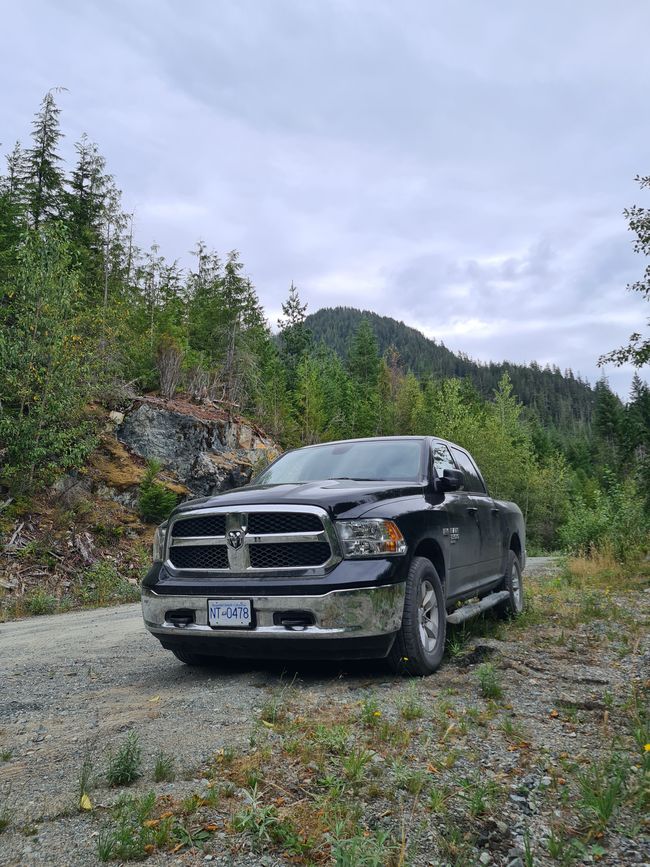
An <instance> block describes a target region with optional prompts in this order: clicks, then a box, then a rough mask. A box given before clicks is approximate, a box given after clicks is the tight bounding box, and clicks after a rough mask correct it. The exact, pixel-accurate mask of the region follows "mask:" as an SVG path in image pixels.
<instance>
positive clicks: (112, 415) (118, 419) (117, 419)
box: [108, 409, 124, 427]
mask: <svg viewBox="0 0 650 867" xmlns="http://www.w3.org/2000/svg"><path fill="white" fill-rule="evenodd" d="M108 418H109V420H110V421H112V422H113V426H114V427H117V426H118V425H120V424H122V422H123V421H124V413H123V412H118V411H117V410H115V409H114V410H111V412H109V414H108Z"/></svg>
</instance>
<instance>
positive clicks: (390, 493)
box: [174, 479, 424, 518]
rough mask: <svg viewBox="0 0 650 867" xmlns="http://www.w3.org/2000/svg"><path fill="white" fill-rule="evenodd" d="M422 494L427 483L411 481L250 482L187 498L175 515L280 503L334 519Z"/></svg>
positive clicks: (356, 515)
mask: <svg viewBox="0 0 650 867" xmlns="http://www.w3.org/2000/svg"><path fill="white" fill-rule="evenodd" d="M423 493H424V486H423V485H418V484H414V483H412V482H355V481H352V480H350V479H328V480H325V481H322V482H303V483H301V484H291V485H264V486H256V485H247V486H245V487H243V488H235V489H234V490H232V491H226V492H224V493H222V494H217V495H215V496H214V497H202V498H201V499H199V500H188V501H187V502H185V503H182V504H181V505H180V506H178V508H176V509H175V510H174V514H179V513H186V512H192V511H194V510H195V509H209V508H211V507H217V506H219V507H223V506H225V507H226V508H232V509H233V510H241V511H246V509H249V508H252V507H254V506H258V505H273V504H274V503H278V504H281V505H296V506H320V507H321V508H323V509H326V510H327V511H328V512H329V513H330V515H331V517H333V518H338V517H342V516H344V515H346V516H348V517H358V516H359V515H361V514H362V513H363V512H365V511H366V510H367V509H368V508H370V507H372V506H375V505H377V504H378V503H381V502H382V501H383V500H394V499H397V498H401V497H413V496H418V495H420V496H422V494H423ZM349 513H354V514H349Z"/></svg>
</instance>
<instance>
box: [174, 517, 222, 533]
mask: <svg viewBox="0 0 650 867" xmlns="http://www.w3.org/2000/svg"><path fill="white" fill-rule="evenodd" d="M225 532H226V516H225V515H205V516H204V517H202V518H184V519H183V520H181V521H176V523H175V524H174V525H173V527H172V536H223V535H225Z"/></svg>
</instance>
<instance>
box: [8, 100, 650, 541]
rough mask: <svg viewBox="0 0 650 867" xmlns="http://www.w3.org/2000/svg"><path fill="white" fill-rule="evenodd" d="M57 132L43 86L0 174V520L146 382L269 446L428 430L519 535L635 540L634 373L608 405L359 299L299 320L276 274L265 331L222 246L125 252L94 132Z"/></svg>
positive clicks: (638, 469)
mask: <svg viewBox="0 0 650 867" xmlns="http://www.w3.org/2000/svg"><path fill="white" fill-rule="evenodd" d="M62 135H63V132H62V129H61V125H60V110H59V108H58V106H57V103H56V99H55V94H53V93H52V92H50V93H48V94H46V96H45V98H44V100H43V102H42V105H41V107H40V110H39V111H38V113H37V114H36V116H35V119H34V123H33V127H32V132H31V137H30V139H29V141H28V143H27V144H25V145H23V144H21V143H20V142H19V143H17V144H16V145H15V146H14V147H13V148H12V149H11V150H10V152H9V154H8V155H7V165H6V170H5V173H4V175H2V176H1V177H0V461H1V462H2V463H1V465H0V486H1V488H2V489H1V490H0V493H2V494H3V495H5V496H6V497H7V501H9V500H11V498H13V505H12V506H11V507H10V508H8V509H5V511H4V512H3V513H2V518H3V520H5V521H9V516H10V514H11V510H12V509H16V508H17V505H16V504H17V503H18V502H22V503H23V506H21V508H28V506H25V505H24V504H25V503H29V498H30V497H33V496H41V495H43V494H46V493H47V491H49V490H51V488H50V486H51V485H52V483H53V482H54V481H55V480H56V479H57V478H59V477H60V476H61V475H62V474H64V473H70V472H77V471H80V472H83V468H84V467H85V466H86V463H87V460H88V456H89V455H90V454H91V453H92V452H93V450H94V449H95V447H96V444H97V442H98V435H99V431H98V423H97V416H96V414H93V413H92V412H89V409H88V408H89V405H90V404H92V402H101V403H102V404H103V405H104V406H105V407H108V408H109V409H120V408H121V407H124V406H125V405H127V404H128V403H129V401H131V400H132V399H133V397H134V395H136V394H142V393H145V392H154V393H157V394H158V395H160V396H161V397H162V398H163V399H167V400H170V399H172V398H173V397H174V396H177V395H179V394H183V395H184V397H185V399H186V400H190V401H194V402H195V403H207V404H210V405H212V406H217V407H219V408H220V409H221V410H223V411H224V412H226V413H231V414H233V415H238V416H242V415H243V416H247V417H249V418H250V419H252V420H253V421H254V422H255V423H256V424H257V425H259V426H261V427H262V428H264V429H265V430H266V431H267V432H268V433H269V434H270V435H271V436H272V437H273V438H274V439H275V440H276V441H277V442H279V443H280V444H281V445H282V446H283V447H285V448H286V447H292V446H299V445H302V444H305V443H313V442H317V441H323V440H328V439H337V438H345V437H358V436H375V435H394V434H431V433H435V434H437V435H439V436H443V437H446V438H448V439H450V440H454V441H456V442H459V443H461V444H462V445H464V446H466V447H468V448H469V449H470V450H471V451H472V452H473V453H474V455H475V457H476V459H477V461H478V462H479V464H480V465H481V467H482V469H483V471H484V473H485V475H486V478H487V481H488V484H489V485H490V488H491V490H492V492H493V493H494V495H495V496H497V497H501V498H504V499H511V500H515V501H516V502H517V503H519V505H520V506H521V508H522V510H523V511H524V514H525V517H526V519H527V522H528V528H529V535H530V538H531V540H532V543H533V545H538V546H542V547H545V548H549V547H554V546H558V545H562V546H564V547H566V548H567V549H572V550H577V549H590V548H594V547H599V546H600V547H603V546H609V548H611V549H612V550H613V551H614V552H615V554H616V555H617V556H619V557H626V556H628V555H629V554H630V552H634V553H638V551H639V550H640V549H642V548H643V546H644V545H645V538H646V515H647V512H648V502H647V496H646V492H647V490H648V484H647V481H648V479H650V460H649V459H648V457H647V456H648V454H650V392H649V390H648V388H647V386H646V385H645V383H643V382H642V381H641V380H640V379H639V378H637V379H636V380H635V383H634V388H633V392H632V395H631V397H630V401H629V403H628V405H627V406H623V404H622V403H621V402H620V400H619V399H618V398H617V397H616V396H615V395H614V394H613V393H612V392H611V390H610V389H609V387H608V386H607V383H606V381H604V380H603V381H601V382H599V383H598V384H597V385H596V387H595V389H593V390H591V389H590V388H589V386H588V385H587V384H586V383H583V382H581V381H580V380H579V379H576V378H573V377H572V376H571V375H570V374H569V375H567V376H563V375H562V374H560V372H559V371H557V370H540V369H539V368H538V367H536V366H535V365H531V366H530V367H522V366H514V365H510V364H507V363H496V364H490V365H477V364H475V363H474V362H471V361H470V360H469V359H466V358H462V357H458V356H455V355H454V354H453V353H451V352H449V351H448V350H447V349H446V348H445V347H443V346H440V345H437V344H435V343H434V342H433V341H429V340H427V339H426V338H424V337H423V336H422V335H421V334H419V333H418V332H417V331H415V330H413V329H410V328H406V326H404V325H402V324H401V323H397V322H395V321H394V320H391V319H387V318H385V317H380V316H377V315H376V314H374V313H362V312H360V311H357V310H352V309H343V310H341V309H338V310H323V311H319V312H318V313H316V314H314V315H313V316H312V317H309V318H306V304H305V303H304V301H303V300H301V297H300V293H299V291H298V289H297V288H296V287H294V286H291V287H287V291H288V296H287V299H286V301H285V303H284V305H283V316H282V317H281V319H280V321H279V322H278V328H279V334H278V336H277V337H274V335H273V334H272V331H271V328H270V325H269V323H268V321H267V320H266V317H265V313H264V310H263V309H262V306H261V304H260V301H259V297H258V295H257V292H256V289H255V287H254V285H253V283H252V280H251V278H250V277H249V276H248V275H247V274H246V271H245V268H244V265H243V263H242V261H241V259H240V256H239V254H238V252H237V251H230V252H226V253H225V255H223V257H222V256H221V255H219V254H218V253H217V252H215V251H213V250H211V249H210V247H209V246H208V245H207V244H205V243H202V242H199V243H197V245H196V248H195V250H194V260H193V264H192V265H191V266H190V267H189V268H187V269H185V270H183V269H181V268H180V267H179V266H178V265H177V263H176V262H175V261H174V260H173V259H171V260H170V259H166V258H165V257H164V256H163V255H162V254H161V252H160V251H159V250H158V248H157V247H155V246H154V247H152V248H151V249H149V250H142V249H140V248H139V247H138V244H137V227H135V226H134V225H133V220H132V218H131V216H130V215H128V214H127V213H125V211H124V209H123V207H122V204H121V198H120V192H119V189H118V186H117V184H116V181H115V180H114V179H113V177H112V176H111V175H110V173H109V171H108V169H107V167H106V165H105V160H104V159H103V157H102V156H101V153H100V151H99V148H98V147H97V145H95V144H93V143H92V142H91V141H90V140H89V139H88V138H86V137H83V138H82V139H81V140H80V141H79V142H77V143H76V145H75V159H74V162H73V164H72V165H70V166H66V165H65V164H64V161H63V159H62V156H61V151H60V144H61V138H62ZM170 252H171V253H174V252H183V251H170ZM522 402H523V403H524V404H525V405H526V408H524V406H523V405H522ZM154 475H155V473H154ZM169 505H171V503H170V504H169ZM0 524H1V522H0ZM10 526H11V524H10V521H9V523H8V524H7V527H10ZM1 530H2V527H1V526H0V532H1Z"/></svg>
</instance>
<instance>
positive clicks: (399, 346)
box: [306, 307, 595, 430]
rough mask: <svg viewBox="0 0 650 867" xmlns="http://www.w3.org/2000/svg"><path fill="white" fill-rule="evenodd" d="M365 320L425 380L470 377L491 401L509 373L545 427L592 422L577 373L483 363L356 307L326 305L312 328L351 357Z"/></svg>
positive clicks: (590, 399)
mask: <svg viewBox="0 0 650 867" xmlns="http://www.w3.org/2000/svg"><path fill="white" fill-rule="evenodd" d="M362 319H367V320H368V322H369V323H370V325H371V326H372V330H373V331H374V333H375V336H376V338H377V343H378V346H379V351H380V353H381V354H382V355H383V354H385V353H386V352H388V351H389V350H390V349H391V348H394V349H396V350H397V351H398V352H399V357H400V360H401V363H402V364H403V366H404V367H405V368H406V369H408V370H411V371H413V373H414V374H415V375H416V376H417V377H419V378H420V379H422V378H426V377H433V378H434V379H448V378H449V377H461V378H467V379H469V380H470V381H471V382H472V383H473V384H474V386H475V387H476V389H477V391H478V393H479V394H480V395H481V396H482V397H484V398H486V399H489V398H490V397H491V396H492V394H493V393H494V390H495V388H497V387H498V385H499V380H500V379H501V377H502V376H503V374H504V373H507V374H508V376H509V377H510V381H511V382H512V385H513V388H514V391H515V394H516V395H517V397H518V398H519V399H520V400H521V402H522V403H523V404H524V406H527V407H530V408H531V409H533V410H534V411H535V412H536V413H537V415H538V416H539V418H540V420H541V421H542V422H543V423H545V424H550V425H554V426H556V427H559V428H562V429H564V430H567V429H571V428H573V427H576V426H577V427H579V426H580V425H582V424H584V423H588V422H590V421H591V419H592V415H593V411H594V405H595V393H594V391H593V389H592V388H591V387H590V385H589V384H588V383H587V382H585V381H584V380H582V379H581V378H580V377H575V376H574V375H573V372H572V371H571V370H567V371H565V372H564V373H562V372H561V371H560V369H559V368H558V367H553V368H551V367H544V368H542V367H540V365H539V364H537V363H536V362H532V363H531V364H530V365H523V364H512V363H511V362H509V361H500V362H489V363H487V364H481V363H479V362H476V361H473V360H472V359H470V358H468V357H467V356H464V355H458V354H456V353H454V352H452V351H451V350H449V349H447V347H446V346H445V345H444V344H443V343H438V342H437V341H436V340H431V339H430V338H428V337H425V336H424V334H422V333H421V332H420V331H418V330H417V329H415V328H411V327H409V326H408V325H405V324H404V323H403V322H398V321H397V320H396V319H392V318H391V317H390V316H379V314H377V313H373V312H372V311H371V310H357V309H356V308H354V307H324V308H322V309H321V310H317V311H316V312H315V313H311V314H310V315H309V316H308V317H307V320H306V325H307V327H308V328H309V330H310V331H311V332H312V334H313V336H314V340H315V341H316V342H319V341H321V340H322V341H324V342H325V343H326V344H327V345H328V346H331V347H332V349H334V350H335V352H337V353H338V355H340V356H341V358H345V357H346V356H347V352H348V348H349V346H350V340H351V339H352V335H353V334H354V333H355V331H357V329H358V328H359V325H360V324H361V320H362Z"/></svg>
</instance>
